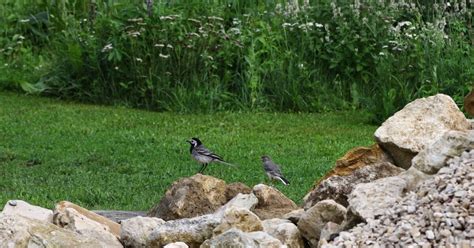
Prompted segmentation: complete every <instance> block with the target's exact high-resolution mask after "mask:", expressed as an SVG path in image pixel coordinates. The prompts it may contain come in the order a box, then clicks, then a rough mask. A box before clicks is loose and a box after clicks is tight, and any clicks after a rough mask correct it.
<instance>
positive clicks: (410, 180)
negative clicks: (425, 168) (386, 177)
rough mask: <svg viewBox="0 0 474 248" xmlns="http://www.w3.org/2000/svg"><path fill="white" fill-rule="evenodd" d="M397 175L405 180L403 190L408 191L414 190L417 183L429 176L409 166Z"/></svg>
mask: <svg viewBox="0 0 474 248" xmlns="http://www.w3.org/2000/svg"><path fill="white" fill-rule="evenodd" d="M398 177H399V178H401V179H403V180H404V181H405V183H406V185H405V188H404V189H403V191H404V192H408V191H414V190H415V189H416V188H417V187H418V185H420V184H421V183H422V182H424V181H425V180H426V179H428V178H430V177H431V176H430V175H427V174H425V173H423V172H421V171H419V170H418V169H416V168H415V167H410V169H408V170H406V171H404V172H402V173H400V174H398Z"/></svg>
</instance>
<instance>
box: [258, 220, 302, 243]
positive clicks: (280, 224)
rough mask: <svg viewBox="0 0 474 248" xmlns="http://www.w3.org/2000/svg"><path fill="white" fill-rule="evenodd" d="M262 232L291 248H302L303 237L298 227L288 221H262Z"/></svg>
mask: <svg viewBox="0 0 474 248" xmlns="http://www.w3.org/2000/svg"><path fill="white" fill-rule="evenodd" d="M262 225H263V231H264V232H266V233H268V234H270V235H271V236H273V237H275V238H277V239H278V240H280V242H281V243H282V244H283V245H286V246H288V247H291V248H293V247H294V248H298V247H304V241H303V237H302V236H301V233H300V231H299V230H298V227H296V225H295V224H293V223H291V222H290V221H289V220H284V219H267V220H264V221H262Z"/></svg>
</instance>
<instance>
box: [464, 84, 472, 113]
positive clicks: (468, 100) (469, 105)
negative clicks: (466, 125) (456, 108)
mask: <svg viewBox="0 0 474 248" xmlns="http://www.w3.org/2000/svg"><path fill="white" fill-rule="evenodd" d="M464 110H466V112H467V113H468V114H470V115H471V116H474V89H472V90H471V92H470V93H469V94H468V95H467V96H466V97H465V98H464Z"/></svg>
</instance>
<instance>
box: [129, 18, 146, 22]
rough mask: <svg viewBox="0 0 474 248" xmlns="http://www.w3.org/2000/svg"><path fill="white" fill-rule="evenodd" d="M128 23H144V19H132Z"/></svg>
mask: <svg viewBox="0 0 474 248" xmlns="http://www.w3.org/2000/svg"><path fill="white" fill-rule="evenodd" d="M127 21H129V22H143V18H130V19H128V20H127Z"/></svg>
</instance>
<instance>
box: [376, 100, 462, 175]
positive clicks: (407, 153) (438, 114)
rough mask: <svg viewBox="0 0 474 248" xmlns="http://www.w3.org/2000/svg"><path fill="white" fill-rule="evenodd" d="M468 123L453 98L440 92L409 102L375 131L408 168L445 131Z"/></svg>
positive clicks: (379, 139) (397, 159) (381, 140)
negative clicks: (416, 156)
mask: <svg viewBox="0 0 474 248" xmlns="http://www.w3.org/2000/svg"><path fill="white" fill-rule="evenodd" d="M469 126H470V124H469V122H468V121H467V120H466V118H465V117H464V115H463V113H462V112H461V111H460V110H459V108H458V106H457V105H456V103H455V102H454V101H453V99H451V97H449V96H447V95H443V94H437V95H435V96H431V97H427V98H420V99H417V100H415V101H413V102H411V103H409V104H407V105H406V106H405V107H404V108H403V109H402V110H400V111H398V112H397V113H395V114H394V115H393V116H392V117H390V118H388V119H387V120H386V121H385V122H384V123H383V124H382V126H380V127H379V128H378V129H377V131H375V139H376V140H377V142H378V143H379V144H380V145H381V146H382V148H384V149H385V150H386V151H388V152H389V153H390V155H391V156H392V158H393V159H394V160H395V164H396V165H397V166H400V167H402V168H405V169H408V168H409V167H410V166H411V160H412V159H413V157H415V155H416V154H418V153H419V152H420V151H422V150H424V149H425V147H426V146H427V145H429V144H430V143H432V142H433V141H435V140H438V139H439V138H440V137H441V135H443V133H444V132H446V131H448V130H460V131H465V130H467V129H469Z"/></svg>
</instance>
